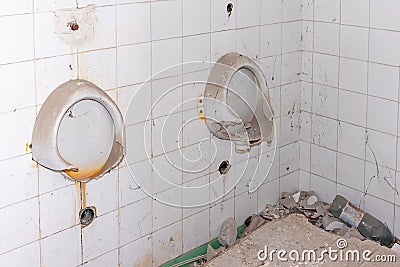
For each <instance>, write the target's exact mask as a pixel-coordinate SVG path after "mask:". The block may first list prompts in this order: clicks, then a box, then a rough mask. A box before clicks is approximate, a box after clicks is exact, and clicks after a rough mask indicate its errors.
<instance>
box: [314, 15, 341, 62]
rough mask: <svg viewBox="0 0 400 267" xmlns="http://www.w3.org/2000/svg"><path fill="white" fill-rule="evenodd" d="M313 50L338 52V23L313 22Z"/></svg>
mask: <svg viewBox="0 0 400 267" xmlns="http://www.w3.org/2000/svg"><path fill="white" fill-rule="evenodd" d="M314 51H315V52H319V53H325V54H331V55H338V54H339V25H338V24H333V23H325V22H315V23H314Z"/></svg>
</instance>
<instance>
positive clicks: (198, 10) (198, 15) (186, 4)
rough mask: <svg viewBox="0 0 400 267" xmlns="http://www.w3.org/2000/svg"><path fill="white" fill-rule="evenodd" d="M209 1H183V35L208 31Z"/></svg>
mask: <svg viewBox="0 0 400 267" xmlns="http://www.w3.org/2000/svg"><path fill="white" fill-rule="evenodd" d="M210 5H211V1H210V0H206V1H202V2H201V5H199V3H198V1H197V0H188V1H183V35H192V34H199V33H205V32H209V31H210V16H211V14H210V13H211V8H210Z"/></svg>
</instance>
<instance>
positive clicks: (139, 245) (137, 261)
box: [94, 235, 153, 267]
mask: <svg viewBox="0 0 400 267" xmlns="http://www.w3.org/2000/svg"><path fill="white" fill-rule="evenodd" d="M132 251H135V253H132ZM119 254H120V262H119V264H120V266H121V267H132V266H146V267H151V266H153V253H152V236H151V235H149V236H145V237H143V238H140V239H138V240H136V241H134V242H132V243H129V244H127V245H125V246H123V247H121V248H120V249H119ZM117 256H118V253H117ZM113 264H114V263H113ZM96 266H98V265H95V266H94V267H96ZM107 266H110V265H107Z"/></svg>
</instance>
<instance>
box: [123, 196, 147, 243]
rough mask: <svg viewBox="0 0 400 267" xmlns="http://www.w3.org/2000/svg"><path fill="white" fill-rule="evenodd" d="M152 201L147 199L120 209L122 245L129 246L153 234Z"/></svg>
mask: <svg viewBox="0 0 400 267" xmlns="http://www.w3.org/2000/svg"><path fill="white" fill-rule="evenodd" d="M151 202H152V199H151V198H149V197H148V198H145V199H143V200H140V201H138V202H135V203H133V204H129V205H127V206H125V207H122V208H121V209H120V226H119V233H120V241H119V242H120V245H125V244H128V243H130V242H132V241H134V240H136V239H138V238H140V237H144V236H146V235H148V234H149V233H151V231H152V230H153V227H152V219H153V216H152V203H151Z"/></svg>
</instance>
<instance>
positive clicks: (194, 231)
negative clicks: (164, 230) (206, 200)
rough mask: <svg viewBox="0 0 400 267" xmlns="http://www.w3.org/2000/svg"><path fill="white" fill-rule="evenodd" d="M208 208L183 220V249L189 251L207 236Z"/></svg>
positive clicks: (206, 238)
mask: <svg viewBox="0 0 400 267" xmlns="http://www.w3.org/2000/svg"><path fill="white" fill-rule="evenodd" d="M208 221H209V210H208V209H207V210H204V211H201V212H199V213H197V214H195V215H193V216H190V217H188V218H186V219H184V220H183V229H182V235H183V237H182V239H183V251H190V250H192V249H194V248H196V247H198V245H199V244H205V243H207V242H208V241H209V240H210V238H209V236H208V235H209V223H208Z"/></svg>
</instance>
